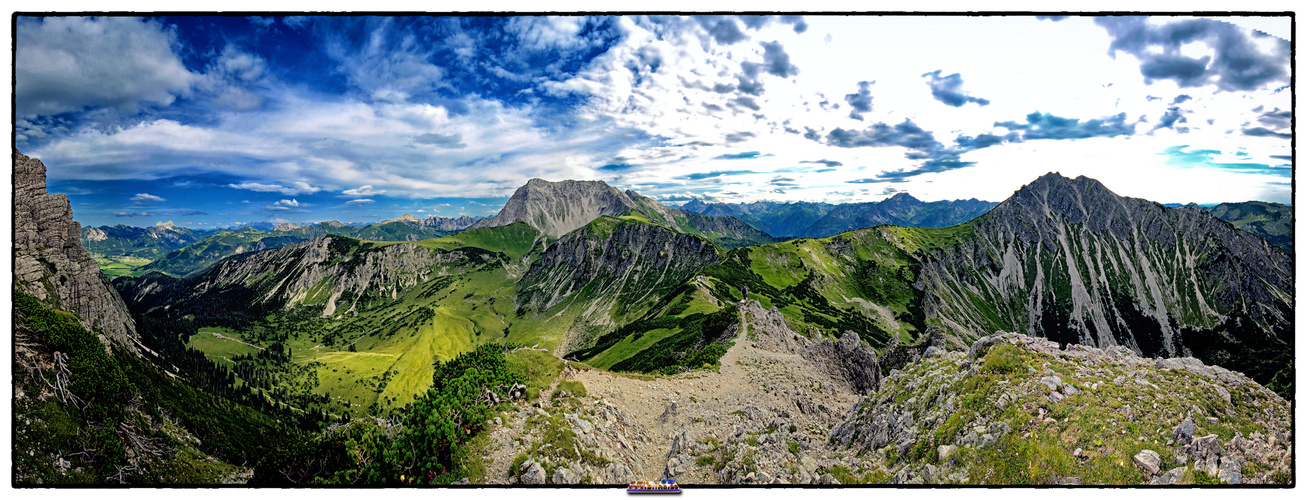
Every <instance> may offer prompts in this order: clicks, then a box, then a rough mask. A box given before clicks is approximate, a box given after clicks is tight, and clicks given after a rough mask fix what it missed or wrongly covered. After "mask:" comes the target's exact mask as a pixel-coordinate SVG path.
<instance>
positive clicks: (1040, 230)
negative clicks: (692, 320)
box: [630, 174, 1293, 393]
mask: <svg viewBox="0 0 1307 500" xmlns="http://www.w3.org/2000/svg"><path fill="white" fill-rule="evenodd" d="M1292 270H1293V263H1292V260H1291V259H1290V258H1289V257H1288V256H1287V255H1286V254H1284V253H1283V252H1282V251H1280V250H1279V249H1278V248H1275V247H1273V246H1271V245H1269V244H1268V243H1266V242H1265V241H1263V240H1261V239H1259V238H1256V237H1254V236H1252V235H1250V234H1248V233H1246V232H1243V231H1238V230H1235V229H1234V228H1233V227H1231V226H1230V225H1228V224H1225V223H1223V222H1221V221H1219V220H1217V219H1215V218H1214V217H1212V216H1211V215H1209V214H1207V213H1205V212H1203V211H1201V210H1196V209H1190V208H1175V209H1172V208H1165V207H1162V206H1161V205H1157V204H1155V203H1151V202H1147V201H1143V200H1137V199H1131V198H1123V197H1119V196H1116V195H1115V194H1113V193H1111V192H1110V191H1108V190H1107V189H1106V188H1105V187H1103V186H1102V185H1101V184H1099V183H1098V182H1096V181H1093V180H1091V179H1086V178H1083V177H1082V178H1078V179H1074V180H1073V179H1067V178H1064V177H1061V176H1058V175H1056V174H1050V175H1048V176H1045V177H1042V178H1040V179H1038V180H1036V181H1035V182H1033V183H1031V184H1030V185H1028V186H1026V187H1024V188H1022V190H1020V191H1018V192H1017V193H1016V194H1015V195H1014V196H1013V197H1012V198H1011V199H1009V200H1007V201H1005V202H1004V203H1003V204H1001V205H1000V206H999V207H997V208H995V209H994V210H992V211H991V212H989V213H988V214H986V215H985V216H982V217H980V218H979V219H977V220H975V221H973V222H970V223H967V224H963V225H960V226H954V227H950V228H944V229H927V228H903V227H894V226H881V227H876V228H872V229H863V230H858V231H853V232H849V233H844V234H840V235H836V236H833V237H829V238H824V239H816V240H813V239H802V240H795V241H790V242H785V243H778V244H774V245H765V246H758V247H749V248H742V249H736V250H733V251H732V252H730V253H729V254H728V255H727V256H726V257H725V258H724V259H723V261H722V262H721V263H719V264H717V265H714V266H711V267H708V268H706V269H705V270H704V271H703V274H704V275H705V276H708V277H711V278H713V279H715V280H716V281H715V283H720V285H714V287H713V289H714V291H715V293H716V295H717V297H718V298H719V299H722V300H726V299H728V298H729V299H737V298H739V297H740V294H741V293H742V292H743V291H744V289H745V288H747V289H748V292H749V294H750V297H751V298H756V299H758V300H761V301H762V302H763V304H764V306H767V307H776V308H778V309H779V310H780V311H781V312H783V313H784V314H785V316H786V318H787V319H788V320H789V321H790V322H791V323H792V325H793V326H794V327H795V329H796V331H800V332H807V334H808V335H816V334H825V335H836V334H838V333H839V332H841V331H843V330H852V331H854V332H857V333H859V334H860V335H862V336H863V338H864V339H865V340H867V341H868V342H870V343H871V344H872V345H873V346H877V347H880V346H884V345H885V344H886V343H887V342H889V339H890V338H892V337H894V338H897V339H900V340H903V341H908V340H909V339H912V338H922V337H923V334H924V333H925V332H926V330H927V329H928V328H938V329H939V330H940V331H941V332H942V333H943V334H944V335H945V337H946V338H950V339H953V340H952V342H953V343H954V345H956V346H963V345H966V344H967V343H970V342H971V341H972V340H974V339H976V338H979V337H980V336H983V335H985V334H986V333H989V332H993V331H996V330H1019V331H1026V332H1030V333H1033V334H1035V335H1039V336H1042V337H1046V338H1050V339H1053V340H1055V341H1058V342H1064V343H1066V342H1070V343H1080V344H1085V345H1095V346H1101V347H1107V346H1112V345H1123V346H1127V347H1129V348H1130V349H1132V350H1135V351H1136V352H1140V353H1142V354H1143V355H1145V356H1165V357H1172V356H1195V357H1198V358H1199V359H1202V360H1203V361H1204V362H1207V363H1213V364H1219V365H1222V366H1225V367H1226V368H1230V369H1234V370H1240V371H1244V372H1246V373H1248V374H1249V375H1250V376H1251V377H1253V378H1254V379H1256V380H1258V381H1259V382H1261V383H1263V384H1268V385H1269V386H1270V387H1272V388H1273V389H1275V390H1277V391H1280V392H1282V393H1286V392H1285V391H1289V390H1291V389H1290V388H1291V384H1292V381H1291V379H1290V376H1289V374H1290V373H1292V353H1293V338H1292V331H1293V329H1292V319H1291V318H1292V311H1293V282H1292V276H1293V272H1292ZM669 316H672V315H671V314H669ZM638 333H641V332H630V334H631V335H635V334H638Z"/></svg>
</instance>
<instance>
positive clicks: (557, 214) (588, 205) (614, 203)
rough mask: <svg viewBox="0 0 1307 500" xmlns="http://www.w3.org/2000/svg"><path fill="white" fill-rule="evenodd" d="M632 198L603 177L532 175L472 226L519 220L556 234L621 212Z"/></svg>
mask: <svg viewBox="0 0 1307 500" xmlns="http://www.w3.org/2000/svg"><path fill="white" fill-rule="evenodd" d="M634 208H636V206H635V202H633V201H631V198H630V197H628V196H626V194H625V193H622V192H621V191H618V190H617V188H614V187H612V186H609V185H608V184H605V183H604V182H603V181H560V182H549V181H546V180H543V179H531V180H530V181H527V183H526V185H525V186H522V187H520V188H517V191H516V192H514V193H513V196H512V197H510V198H509V199H508V203H506V204H505V205H504V208H503V209H501V210H500V211H499V214H497V215H495V216H494V217H491V218H489V219H482V220H481V221H479V222H477V223H476V224H473V225H472V228H482V227H499V226H506V225H509V224H512V223H514V222H518V221H522V222H526V223H527V224H529V225H531V227H534V228H536V229H538V230H540V232H542V233H545V234H547V235H549V236H552V237H555V238H558V237H560V236H562V235H564V234H567V233H569V232H572V231H573V230H575V229H577V228H579V227H581V226H584V225H586V224H588V223H589V222H590V221H592V220H595V219H597V218H599V217H600V216H603V215H621V214H623V213H626V212H627V211H629V210H632V209H634Z"/></svg>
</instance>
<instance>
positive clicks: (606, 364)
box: [587, 328, 681, 370]
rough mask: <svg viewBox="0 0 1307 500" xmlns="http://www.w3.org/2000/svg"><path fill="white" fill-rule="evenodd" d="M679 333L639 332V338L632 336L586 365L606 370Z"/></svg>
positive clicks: (666, 330)
mask: <svg viewBox="0 0 1307 500" xmlns="http://www.w3.org/2000/svg"><path fill="white" fill-rule="evenodd" d="M680 331H681V329H680V328H659V329H656V330H649V331H647V332H641V333H639V334H638V335H639V338H635V335H636V334H632V335H630V336H628V337H626V338H624V339H622V340H621V341H619V342H617V343H616V344H614V345H613V346H612V347H609V348H608V349H607V350H605V351H604V352H601V353H599V355H598V356H595V357H594V358H591V359H590V360H589V361H587V363H588V364H589V365H590V366H593V367H595V368H599V369H601V370H607V369H609V368H612V366H613V365H615V364H617V363H620V362H622V361H624V360H626V359H627V358H630V357H631V356H634V355H636V354H639V353H640V352H641V351H644V350H645V349H648V348H650V347H652V346H653V345H654V344H656V343H658V341H660V340H662V339H665V338H667V337H670V336H672V335H675V334H677V333H680Z"/></svg>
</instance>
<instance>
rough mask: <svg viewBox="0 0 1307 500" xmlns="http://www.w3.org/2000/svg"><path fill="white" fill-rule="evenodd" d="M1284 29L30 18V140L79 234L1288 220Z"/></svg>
mask: <svg viewBox="0 0 1307 500" xmlns="http://www.w3.org/2000/svg"><path fill="white" fill-rule="evenodd" d="M1288 23H1289V21H1288V18H1244V19H1223V20H1213V19H1196V18H1169V17H1168V18H1126V17H1120V18H1105V19H1095V18H1091V17H1076V16H1072V17H1068V18H1064V19H1041V18H1035V17H1019V16H1018V17H979V18H978V17H947V16H931V17H898V16H896V17H872V16H803V17H788V16H698V17H685V16H624V17H567V16H565V17H526V16H524V17H499V18H478V17H441V16H427V17H343V16H341V17H282V16H276V17H162V18H130V17H109V18H83V17H51V18H19V20H18V24H17V51H16V60H15V71H16V73H15V78H16V83H17V85H16V87H15V94H16V100H15V104H16V110H15V111H16V116H17V121H16V123H15V126H16V130H15V132H16V136H17V146H18V148H19V150H20V151H22V152H23V153H25V154H28V155H30V156H35V157H38V158H40V159H42V160H43V161H44V162H45V163H46V165H47V167H48V168H49V174H48V175H49V184H50V190H51V191H53V192H63V193H67V194H68V195H69V197H70V199H71V200H72V201H73V208H74V213H75V216H76V218H77V219H78V220H79V221H81V222H82V223H83V224H86V225H102V224H110V225H112V224H119V223H122V224H129V225H137V226H146V225H152V224H154V223H155V222H157V221H164V220H171V221H174V222H175V223H177V224H178V225H184V226H191V227H201V228H203V227H217V226H226V225H230V224H233V223H238V222H256V221H272V222H287V221H288V222H316V221H322V220H330V219H336V220H341V221H346V222H356V221H377V220H382V219H389V218H394V217H397V216H399V215H400V214H403V213H412V214H414V215H417V216H420V217H426V216H431V215H438V216H445V217H456V216H459V215H473V216H486V215H493V214H494V213H495V212H496V211H497V210H498V208H499V207H501V206H502V204H503V202H504V201H505V200H506V199H507V197H508V196H509V195H510V194H512V192H513V190H514V189H516V188H517V187H518V186H521V185H522V184H524V183H525V182H526V181H527V180H528V179H530V178H533V177H539V178H544V179H548V180H563V179H599V180H604V181H607V182H608V183H610V184H612V185H614V186H617V187H619V188H621V189H635V190H636V191H639V192H641V193H642V194H646V195H649V196H653V197H655V198H658V199H661V200H664V201H665V202H667V203H670V204H675V203H679V202H681V201H686V200H689V199H694V198H701V199H707V200H716V201H755V200H762V199H767V200H778V201H799V200H804V201H827V202H832V203H842V202H855V201H877V200H881V199H884V198H886V197H888V196H890V195H892V194H894V193H897V192H905V191H906V192H910V193H912V194H913V195H914V196H916V197H918V198H920V199H923V200H938V199H956V198H979V199H985V200H992V201H1000V200H1002V199H1004V198H1006V197H1007V196H1009V195H1010V194H1011V193H1012V191H1014V190H1016V189H1017V188H1019V187H1020V186H1021V185H1023V184H1025V183H1027V182H1029V181H1030V180H1033V179H1034V178H1035V177H1037V176H1039V175H1041V174H1043V173H1045V172H1048V171H1060V172H1062V173H1063V174H1065V175H1071V176H1074V175H1087V176H1090V177H1094V178H1097V179H1099V180H1101V181H1103V182H1104V183H1105V184H1107V186H1108V187H1109V188H1111V189H1113V190H1114V191H1116V192H1118V193H1120V194H1124V195H1129V196H1137V197H1143V198H1148V199H1152V200H1155V201H1159V202H1164V203H1185V202H1198V203H1217V202H1223V201H1245V200H1252V199H1259V200H1267V201H1276V202H1281V203H1288V202H1290V201H1291V200H1290V194H1291V188H1290V182H1291V180H1292V167H1291V165H1290V163H1291V160H1290V157H1291V154H1292V153H1291V151H1290V138H1291V133H1292V131H1291V128H1290V123H1291V119H1292V116H1291V113H1290V111H1289V110H1290V109H1291V102H1290V89H1289V87H1288V85H1289V53H1288V42H1287V41H1286V40H1285V39H1283V38H1280V37H1287V36H1288V32H1289V27H1288ZM1252 28H1257V29H1252ZM1268 33H1270V34H1268Z"/></svg>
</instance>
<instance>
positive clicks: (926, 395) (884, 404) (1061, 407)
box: [830, 333, 1293, 485]
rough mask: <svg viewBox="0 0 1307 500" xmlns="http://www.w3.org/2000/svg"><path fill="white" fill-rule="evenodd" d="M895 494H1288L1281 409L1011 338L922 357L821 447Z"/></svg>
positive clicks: (1238, 388)
mask: <svg viewBox="0 0 1307 500" xmlns="http://www.w3.org/2000/svg"><path fill="white" fill-rule="evenodd" d="M830 442H831V443H832V445H833V446H835V447H836V448H840V449H844V450H847V452H848V453H851V454H855V455H859V456H871V457H877V458H880V459H881V460H882V461H881V463H880V464H879V465H881V466H883V467H884V468H883V469H879V470H877V469H868V471H867V474H871V475H873V476H874V475H877V474H879V475H881V476H880V477H884V476H883V475H885V474H888V475H889V482H892V483H899V484H904V483H908V484H922V483H926V484H959V483H967V484H1086V485H1088V484H1118V485H1129V484H1136V485H1137V484H1155V485H1156V484H1216V483H1218V482H1222V483H1226V484H1288V482H1289V480H1290V478H1291V477H1292V463H1293V444H1292V443H1293V440H1292V411H1291V408H1290V405H1289V402H1288V401H1285V400H1284V399H1283V398H1281V397H1280V396H1279V395H1277V394H1275V393H1274V392H1272V391H1270V390H1267V389H1266V388H1265V387H1262V386H1261V385H1259V384H1257V383H1256V382H1254V381H1253V380H1251V379H1249V378H1248V377H1246V376H1244V375H1243V374H1240V373H1237V372H1232V371H1230V370H1226V369H1224V368H1221V367H1217V366H1209V365H1205V364H1203V363H1202V362H1200V361H1198V360H1196V359H1193V358H1172V359H1150V358H1143V357H1140V356H1137V355H1136V354H1135V353H1133V352H1132V351H1131V350H1129V349H1126V348H1124V347H1120V346H1113V347H1109V348H1107V349H1099V348H1096V347H1091V346H1082V345H1076V344H1072V345H1068V346H1066V347H1065V348H1059V347H1058V344H1056V343H1053V342H1050V341H1048V340H1046V339H1042V338H1037V337H1029V336H1026V335H1021V334H1015V333H999V334H996V335H992V336H987V337H984V338H982V339H980V340H979V341H977V342H976V343H975V344H973V345H972V347H971V349H970V350H969V351H968V352H961V351H953V352H942V351H933V352H930V353H929V355H928V356H926V357H924V358H922V359H921V360H919V361H917V362H915V363H913V364H911V365H909V366H907V367H906V368H904V369H903V370H898V371H895V372H893V373H891V374H890V376H889V377H887V378H886V379H885V380H884V382H883V384H882V387H881V389H880V390H879V391H878V392H876V393H875V394H872V395H869V396H867V397H866V398H864V399H863V400H861V401H859V402H858V404H857V405H856V406H855V407H854V408H853V409H852V410H851V412H850V416H849V418H848V419H847V420H845V421H844V422H842V423H840V424H839V425H837V426H836V427H835V428H834V429H833V430H832V431H831V434H830Z"/></svg>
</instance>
